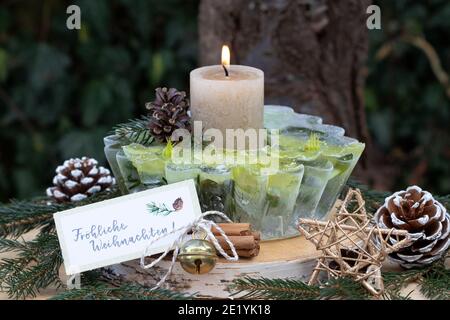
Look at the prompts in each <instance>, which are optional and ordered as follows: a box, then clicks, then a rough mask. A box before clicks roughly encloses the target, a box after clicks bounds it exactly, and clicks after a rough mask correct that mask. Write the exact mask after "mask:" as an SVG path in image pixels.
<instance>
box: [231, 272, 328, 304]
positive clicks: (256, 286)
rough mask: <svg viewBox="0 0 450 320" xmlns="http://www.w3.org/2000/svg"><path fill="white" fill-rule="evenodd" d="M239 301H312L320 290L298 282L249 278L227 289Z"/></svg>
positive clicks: (238, 280)
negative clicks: (237, 297)
mask: <svg viewBox="0 0 450 320" xmlns="http://www.w3.org/2000/svg"><path fill="white" fill-rule="evenodd" d="M229 289H230V290H231V291H233V292H234V293H233V294H232V296H239V298H240V299H275V300H313V299H317V298H318V297H319V296H320V289H319V287H316V286H308V285H307V284H305V283H304V282H302V281H299V280H290V279H267V278H257V279H256V278H255V279H254V278H249V277H245V278H243V279H236V280H235V281H233V284H232V285H231V286H230V288H229Z"/></svg>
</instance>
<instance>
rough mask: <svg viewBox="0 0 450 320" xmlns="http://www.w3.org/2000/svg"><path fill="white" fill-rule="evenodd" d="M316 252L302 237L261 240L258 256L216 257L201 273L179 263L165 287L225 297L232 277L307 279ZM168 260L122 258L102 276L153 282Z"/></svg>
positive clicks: (147, 284)
mask: <svg viewBox="0 0 450 320" xmlns="http://www.w3.org/2000/svg"><path fill="white" fill-rule="evenodd" d="M317 257H318V252H317V251H316V249H315V247H314V246H313V245H312V244H311V243H310V242H309V241H308V240H306V239H305V238H304V237H295V238H291V239H286V240H275V241H267V242H262V243H261V251H260V254H259V256H257V257H255V258H252V259H240V260H239V261H238V262H228V261H226V260H225V259H219V262H218V263H217V265H216V267H215V268H214V269H213V270H212V271H211V272H210V273H208V274H205V275H192V274H189V273H186V272H185V271H184V270H183V269H182V268H181V266H180V265H179V263H177V264H176V265H175V267H174V269H173V272H172V275H171V276H170V277H169V279H168V280H167V281H166V283H165V287H166V288H170V289H174V290H179V291H182V292H186V293H192V294H194V293H195V294H197V296H199V297H204V298H229V297H230V291H229V288H228V287H229V285H230V284H231V283H232V282H233V280H234V279H236V278H242V277H245V276H249V277H252V278H258V277H265V278H272V279H273V278H290V279H299V280H305V281H306V280H307V279H308V278H309V276H310V275H311V273H312V270H313V268H314V266H315V265H316V260H315V259H316V258H317ZM169 266H170V261H169V260H164V261H162V262H161V263H160V264H159V265H158V266H157V267H156V268H153V269H151V270H144V269H142V268H141V267H140V264H139V260H133V261H129V262H125V263H122V264H119V265H114V266H111V267H109V268H108V269H105V276H107V277H109V278H110V279H111V280H117V281H119V282H137V283H140V284H141V285H145V286H153V285H154V284H155V283H157V282H158V280H159V279H160V278H161V277H162V276H163V275H164V274H165V272H167V269H168V267H169Z"/></svg>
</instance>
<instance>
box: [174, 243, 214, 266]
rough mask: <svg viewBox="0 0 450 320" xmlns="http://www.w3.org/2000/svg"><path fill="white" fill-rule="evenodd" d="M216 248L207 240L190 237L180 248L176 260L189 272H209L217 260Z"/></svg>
mask: <svg viewBox="0 0 450 320" xmlns="http://www.w3.org/2000/svg"><path fill="white" fill-rule="evenodd" d="M217 259H218V257H217V254H216V248H214V246H213V245H212V244H211V242H209V241H207V240H201V239H192V240H189V241H187V242H186V243H185V244H183V246H182V247H181V249H180V253H179V255H178V261H180V265H181V267H182V268H183V269H184V271H186V272H188V273H191V274H204V273H208V272H210V271H211V270H212V269H213V268H214V267H215V265H216V262H217Z"/></svg>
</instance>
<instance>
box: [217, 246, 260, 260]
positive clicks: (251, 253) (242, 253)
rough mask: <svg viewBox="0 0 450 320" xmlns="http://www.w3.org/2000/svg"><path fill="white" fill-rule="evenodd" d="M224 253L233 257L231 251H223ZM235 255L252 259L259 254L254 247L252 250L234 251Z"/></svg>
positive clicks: (257, 248) (257, 249)
mask: <svg viewBox="0 0 450 320" xmlns="http://www.w3.org/2000/svg"><path fill="white" fill-rule="evenodd" d="M225 252H226V253H227V254H228V255H229V256H232V255H233V253H232V252H231V250H225ZM236 253H237V254H238V256H239V257H240V258H253V257H256V256H257V255H258V254H259V246H257V247H255V248H254V249H251V250H236Z"/></svg>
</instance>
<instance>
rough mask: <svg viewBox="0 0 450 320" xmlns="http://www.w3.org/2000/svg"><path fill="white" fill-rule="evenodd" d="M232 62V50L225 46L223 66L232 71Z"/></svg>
mask: <svg viewBox="0 0 450 320" xmlns="http://www.w3.org/2000/svg"><path fill="white" fill-rule="evenodd" d="M230 60H231V54H230V48H229V47H228V46H225V45H224V46H223V47H222V65H223V66H224V67H225V68H227V69H230Z"/></svg>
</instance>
